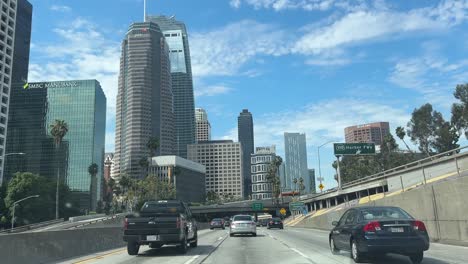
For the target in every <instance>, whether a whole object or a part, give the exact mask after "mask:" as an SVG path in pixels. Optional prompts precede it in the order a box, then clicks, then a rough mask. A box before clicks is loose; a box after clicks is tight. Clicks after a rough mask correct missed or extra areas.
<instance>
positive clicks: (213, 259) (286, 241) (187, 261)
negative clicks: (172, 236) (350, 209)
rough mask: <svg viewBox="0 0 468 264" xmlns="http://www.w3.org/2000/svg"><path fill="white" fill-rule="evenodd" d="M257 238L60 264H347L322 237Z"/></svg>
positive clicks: (282, 234) (437, 262) (224, 237)
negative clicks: (182, 249)
mask: <svg viewBox="0 0 468 264" xmlns="http://www.w3.org/2000/svg"><path fill="white" fill-rule="evenodd" d="M257 234H258V235H257V237H250V236H236V237H229V235H228V230H227V229H226V230H202V231H199V247H198V248H191V249H189V251H188V253H187V254H186V255H180V254H178V253H177V252H176V250H175V249H174V248H172V247H163V248H162V249H149V248H148V247H142V248H140V254H139V255H138V256H128V255H127V252H126V249H125V248H121V249H117V250H112V251H107V252H101V253H98V254H94V255H90V256H85V257H82V258H78V259H73V260H69V261H66V262H63V263H67V264H70V263H76V264H85V263H86V264H88V263H99V264H110V263H128V264H130V263H155V262H157V263H174V264H178V263H181V264H199V263H205V264H216V263H223V264H238V263H239V264H241V263H252V264H261V263H268V264H270V263H271V264H274V263H293V264H296V263H297V264H304V263H309V264H310V263H311V264H322V263H330V264H351V263H354V262H353V261H352V260H351V258H350V257H349V253H348V252H345V251H341V252H340V254H338V255H332V254H331V252H330V250H329V248H328V232H326V231H320V230H313V229H303V228H286V229H284V230H267V229H266V228H264V227H263V228H258V229H257ZM467 260H468V248H466V247H457V246H449V245H442V244H437V243H431V248H430V250H429V251H427V252H425V258H424V261H423V262H422V263H423V264H449V263H450V264H452V263H453V264H462V263H463V264H464V263H467ZM369 263H375V264H377V263H379V264H393V263H401V264H410V263H411V262H410V260H409V258H407V257H404V256H399V255H393V254H388V255H386V256H383V257H382V258H378V259H370V262H369Z"/></svg>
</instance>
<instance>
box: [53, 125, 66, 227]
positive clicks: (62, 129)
mask: <svg viewBox="0 0 468 264" xmlns="http://www.w3.org/2000/svg"><path fill="white" fill-rule="evenodd" d="M67 133H68V124H67V123H66V122H65V121H64V120H59V119H56V120H55V123H53V124H51V125H50V134H51V135H52V137H53V138H54V143H55V154H56V157H57V159H58V157H59V149H60V145H61V144H62V140H63V138H64V137H65V135H66V134H67ZM56 164H57V182H56V183H57V186H56V194H55V199H56V201H55V219H58V218H59V209H58V208H59V184H60V169H59V163H58V161H57V162H56Z"/></svg>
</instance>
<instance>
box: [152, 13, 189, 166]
mask: <svg viewBox="0 0 468 264" xmlns="http://www.w3.org/2000/svg"><path fill="white" fill-rule="evenodd" d="M146 20H147V21H151V22H154V23H156V24H158V25H159V28H160V29H161V30H162V33H163V34H164V37H165V38H166V41H167V44H168V45H169V58H170V61H171V76H172V92H173V94H174V114H175V127H176V132H177V134H176V135H177V136H176V139H177V152H176V153H177V155H178V156H180V157H182V158H187V145H189V144H193V143H195V114H194V111H195V110H194V109H195V103H194V99H193V81H192V64H191V62H190V49H189V42H188V35H187V29H186V27H185V24H184V23H183V22H181V21H177V20H176V19H175V18H174V17H173V16H172V17H166V16H147V18H146Z"/></svg>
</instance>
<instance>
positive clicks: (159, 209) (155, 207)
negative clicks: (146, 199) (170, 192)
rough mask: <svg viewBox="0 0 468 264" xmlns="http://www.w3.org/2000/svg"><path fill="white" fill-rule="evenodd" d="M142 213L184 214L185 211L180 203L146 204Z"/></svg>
mask: <svg viewBox="0 0 468 264" xmlns="http://www.w3.org/2000/svg"><path fill="white" fill-rule="evenodd" d="M140 211H141V212H142V213H182V212H183V211H184V209H183V208H182V206H181V204H180V203H170V202H167V203H165V202H155V203H145V204H144V205H143V207H142V208H141V210H140Z"/></svg>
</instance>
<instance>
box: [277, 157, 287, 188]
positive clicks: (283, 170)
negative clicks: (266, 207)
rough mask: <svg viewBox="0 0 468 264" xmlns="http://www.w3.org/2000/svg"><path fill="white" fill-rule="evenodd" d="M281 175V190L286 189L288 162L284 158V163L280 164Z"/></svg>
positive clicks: (279, 171)
mask: <svg viewBox="0 0 468 264" xmlns="http://www.w3.org/2000/svg"><path fill="white" fill-rule="evenodd" d="M278 173H279V177H280V186H281V191H286V190H287V187H286V163H285V161H284V160H283V163H281V165H280V166H279V170H278Z"/></svg>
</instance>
